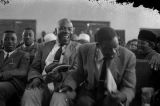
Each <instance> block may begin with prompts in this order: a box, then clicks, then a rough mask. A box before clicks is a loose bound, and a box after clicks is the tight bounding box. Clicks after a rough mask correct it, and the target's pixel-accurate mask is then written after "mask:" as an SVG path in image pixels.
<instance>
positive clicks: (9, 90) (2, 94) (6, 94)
mask: <svg viewBox="0 0 160 106" xmlns="http://www.w3.org/2000/svg"><path fill="white" fill-rule="evenodd" d="M16 92H17V91H16V88H15V87H14V86H13V85H12V84H11V83H10V82H0V99H9V98H10V97H11V96H12V95H13V94H15V93H16Z"/></svg>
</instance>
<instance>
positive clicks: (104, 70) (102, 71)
mask: <svg viewBox="0 0 160 106" xmlns="http://www.w3.org/2000/svg"><path fill="white" fill-rule="evenodd" d="M106 63H107V60H106V59H105V58H104V59H103V64H102V70H101V74H100V78H99V80H100V81H104V80H105V77H106V71H107V70H106V69H107V67H106Z"/></svg>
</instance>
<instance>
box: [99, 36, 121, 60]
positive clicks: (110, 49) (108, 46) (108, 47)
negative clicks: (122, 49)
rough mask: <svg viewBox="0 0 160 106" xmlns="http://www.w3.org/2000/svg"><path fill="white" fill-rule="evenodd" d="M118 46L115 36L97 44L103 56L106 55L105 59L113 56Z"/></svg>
mask: <svg viewBox="0 0 160 106" xmlns="http://www.w3.org/2000/svg"><path fill="white" fill-rule="evenodd" d="M118 47H119V42H118V38H117V37H115V38H114V39H113V40H111V41H108V42H107V41H106V42H102V43H100V44H99V48H100V50H101V52H102V54H103V56H104V57H106V58H107V59H113V58H114V56H115V55H116V53H117V50H118Z"/></svg>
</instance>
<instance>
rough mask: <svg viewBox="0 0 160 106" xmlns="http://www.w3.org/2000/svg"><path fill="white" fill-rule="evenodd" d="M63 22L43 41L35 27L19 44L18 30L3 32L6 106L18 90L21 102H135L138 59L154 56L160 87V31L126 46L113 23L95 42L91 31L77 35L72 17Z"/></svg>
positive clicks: (40, 105)
mask: <svg viewBox="0 0 160 106" xmlns="http://www.w3.org/2000/svg"><path fill="white" fill-rule="evenodd" d="M57 23H58V24H57V27H56V33H55V34H53V33H51V34H46V35H45V36H43V39H44V41H43V42H44V43H43V44H39V43H37V42H35V41H36V40H35V32H34V30H33V29H32V28H25V29H24V31H23V33H22V42H21V43H20V44H19V45H18V41H17V35H16V32H14V31H11V30H7V31H5V32H4V33H3V39H2V48H1V49H0V56H1V60H0V106H6V105H7V106H8V102H9V101H10V100H12V98H13V96H14V95H16V96H18V97H19V101H18V102H19V104H18V105H19V106H108V105H109V106H129V105H130V103H131V102H132V100H133V99H134V98H135V95H136V59H144V60H147V61H148V63H149V64H148V65H149V67H150V69H151V71H152V82H153V85H152V86H151V87H152V88H153V89H154V91H155V93H154V94H156V93H157V91H159V89H160V80H159V77H160V72H159V69H160V54H159V51H160V50H159V48H160V46H159V40H158V39H157V36H156V34H155V33H153V32H152V31H149V30H140V32H139V34H138V39H133V40H131V41H129V42H128V43H127V44H126V46H125V47H123V46H121V45H120V43H119V42H120V41H119V37H118V35H117V33H116V31H115V30H114V29H113V28H111V27H103V28H100V29H99V30H98V31H97V32H96V34H95V35H94V37H95V42H92V43H90V36H89V35H88V34H85V33H83V34H80V35H79V36H76V38H75V37H74V38H75V39H73V33H74V30H73V29H74V28H73V24H72V22H71V21H70V20H69V19H67V18H63V19H60V20H59V21H58V22H57ZM127 48H128V49H129V50H128V49H127ZM154 97H155V95H154ZM153 101H154V100H152V106H154V105H153V104H154V103H153ZM9 105H12V104H9Z"/></svg>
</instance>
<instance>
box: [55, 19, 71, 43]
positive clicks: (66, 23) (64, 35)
mask: <svg viewBox="0 0 160 106" xmlns="http://www.w3.org/2000/svg"><path fill="white" fill-rule="evenodd" d="M57 29H58V32H57V35H58V40H59V43H60V44H61V45H65V44H68V43H69V42H70V38H71V36H72V34H73V24H72V22H71V21H70V20H69V19H67V18H63V19H61V20H59V21H58V28H57Z"/></svg>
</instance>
